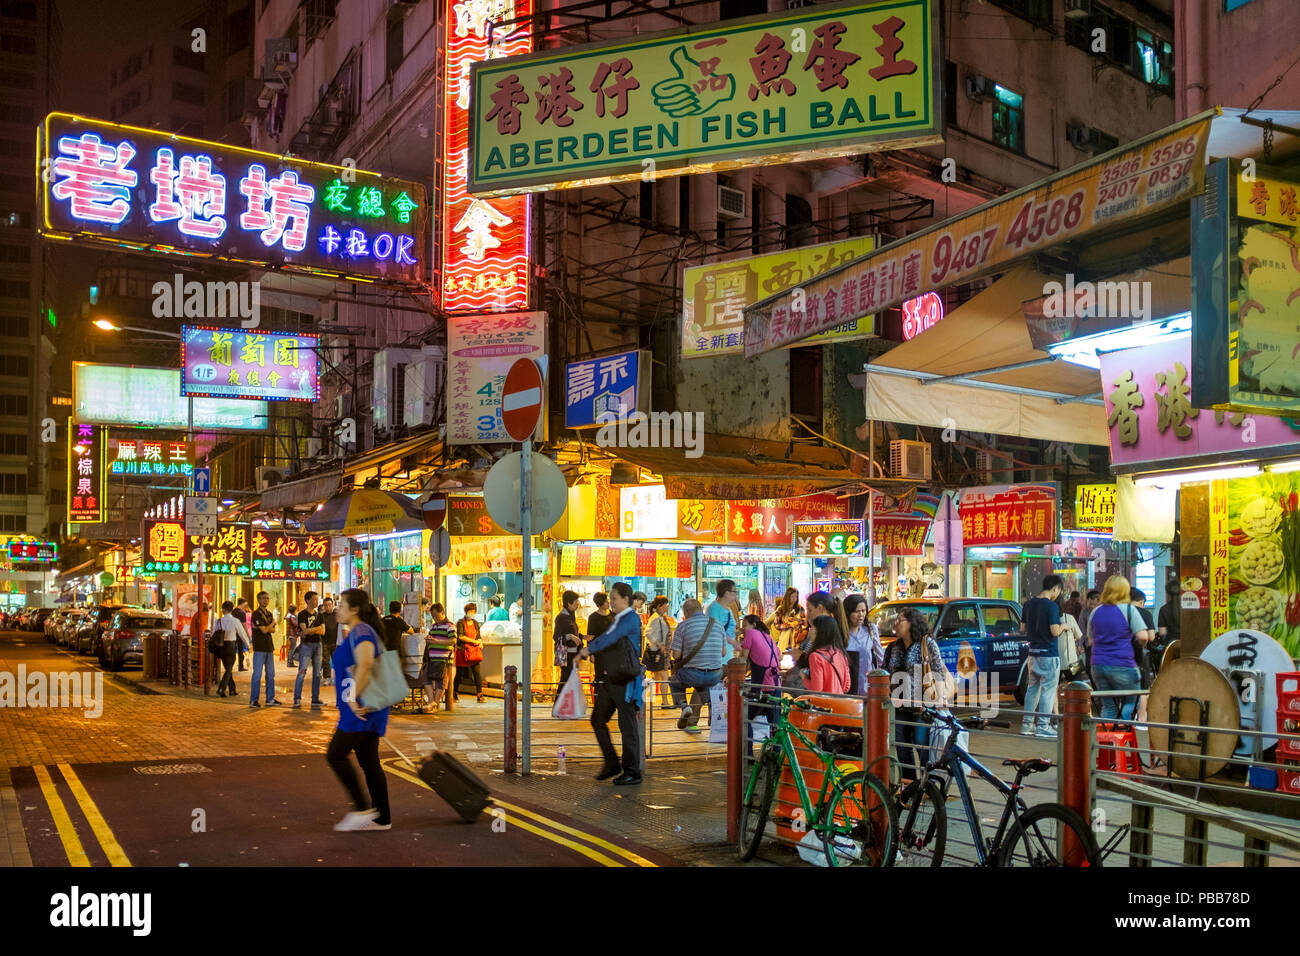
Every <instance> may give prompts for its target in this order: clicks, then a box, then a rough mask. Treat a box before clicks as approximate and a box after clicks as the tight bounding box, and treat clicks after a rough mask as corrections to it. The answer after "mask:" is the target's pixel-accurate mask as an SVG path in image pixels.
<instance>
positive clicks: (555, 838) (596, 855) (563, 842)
mask: <svg viewBox="0 0 1300 956" xmlns="http://www.w3.org/2000/svg"><path fill="white" fill-rule="evenodd" d="M396 759H397V758H391V760H390V761H382V763H383V767H384V769H385V770H387V771H388V772H389V773H391V774H393V775H394V776H398V777H401V778H402V779H403V780H407V781H409V782H411V783H413V784H415V785H416V786H417V787H423V788H424V789H425V790H429V791H432V790H433V788H432V787H430V786H429V785H428V784H427V783H425V782H424V781H423V780H421V779H420V778H419V777H416V776H414V775H412V774H409V773H407V772H405V771H404V770H398V769H397V768H396V767H394V766H391V763H392V762H396ZM493 802H494V803H495V802H496V801H495V798H494V801H493ZM512 809H513V808H512ZM529 815H530V816H532V814H529ZM505 818H506V820H507V821H508V822H509V823H513V824H514V825H515V826H517V827H519V828H520V829H521V830H527V831H528V832H529V833H534V834H536V835H537V836H539V837H541V838H542V839H544V840H550V841H551V842H552V843H557V844H559V845H560V846H563V847H567V848H568V849H570V850H573V851H574V852H576V853H581V854H582V855H583V856H585V857H587V858H588V859H591V860H595V861H596V862H597V863H599V864H601V865H602V866H625V865H626V864H624V863H620V862H619V861H618V860H615V859H611V858H610V857H608V856H606V855H605V854H604V853H600V852H599V851H597V850H593V849H592V848H591V847H587V846H583V845H582V844H581V843H575V842H574V841H573V840H569V839H566V838H564V837H562V836H559V835H558V834H555V833H550V832H548V831H546V830H543V829H542V828H541V827H536V826H533V825H532V824H531V823H528V822H526V821H524V820H521V819H519V818H518V817H512V816H511V815H510V814H508V813H507V814H505ZM539 819H540V818H539ZM548 822H549V821H548ZM569 832H571V833H576V832H577V831H573V830H571V831H569ZM582 836H583V838H584V839H590V838H588V837H586V835H585V834H583V835H582Z"/></svg>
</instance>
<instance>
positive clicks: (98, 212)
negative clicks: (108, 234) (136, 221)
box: [50, 133, 140, 225]
mask: <svg viewBox="0 0 1300 956" xmlns="http://www.w3.org/2000/svg"><path fill="white" fill-rule="evenodd" d="M59 152H60V153H64V154H67V155H62V156H59V157H57V158H56V159H55V160H54V162H53V164H52V165H53V168H54V175H55V176H62V177H64V178H62V179H60V180H59V181H58V182H56V183H55V184H54V185H53V186H52V187H51V188H50V194H51V195H52V196H53V197H54V198H55V199H68V200H71V201H70V203H69V212H71V213H72V215H73V216H76V217H77V218H78V219H89V220H90V221H92V222H104V223H111V224H113V225H117V224H119V223H121V222H124V221H125V220H126V217H127V214H128V213H129V212H130V211H131V201H130V200H131V190H132V189H133V188H134V187H135V186H136V184H137V183H138V182H139V181H140V177H139V174H137V173H136V172H135V170H133V169H130V168H129V164H130V162H131V160H132V159H134V158H135V147H134V146H132V145H131V144H130V143H129V142H126V141H123V142H121V143H119V144H118V145H117V146H110V145H108V144H107V143H105V142H104V141H103V140H101V139H100V138H99V137H98V136H96V135H95V134H94V133H82V134H81V138H80V139H73V138H72V137H71V136H64V137H62V138H60V139H59Z"/></svg>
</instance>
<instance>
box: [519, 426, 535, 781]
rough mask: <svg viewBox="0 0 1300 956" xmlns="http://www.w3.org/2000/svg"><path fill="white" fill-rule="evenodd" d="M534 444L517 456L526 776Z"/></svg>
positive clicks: (528, 764) (526, 761)
mask: <svg viewBox="0 0 1300 956" xmlns="http://www.w3.org/2000/svg"><path fill="white" fill-rule="evenodd" d="M532 464H533V441H532V439H531V438H525V439H524V447H523V454H521V455H520V456H519V525H520V529H521V530H520V539H521V543H522V545H523V568H522V570H523V584H524V607H523V618H524V619H523V622H522V623H523V631H524V643H523V648H522V650H523V662H522V663H523V684H524V687H523V698H524V708H523V711H524V712H523V720H522V721H521V722H520V727H521V732H520V733H521V737H522V741H523V766H522V767H521V768H520V769H521V772H522V773H523V775H524V776H525V777H526V776H528V774H529V773H530V772H531V769H532V756H533V748H532V730H533V607H532V605H533V594H532V591H533V540H532V538H533V527H532V525H533V510H532V504H531V497H532V496H531V495H530V494H529V489H528V485H529V479H530V478H531V477H532V470H533V468H532Z"/></svg>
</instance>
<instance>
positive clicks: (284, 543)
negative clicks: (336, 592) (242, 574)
mask: <svg viewBox="0 0 1300 956" xmlns="http://www.w3.org/2000/svg"><path fill="white" fill-rule="evenodd" d="M329 544H330V541H329V538H327V537H323V536H320V535H301V534H288V533H287V532H284V531H259V530H257V529H254V530H253V539H252V545H251V547H250V551H249V554H250V557H251V558H252V564H251V568H252V570H251V572H250V573H249V576H250V577H254V578H261V579H263V580H268V581H327V580H329V576H330V567H329V563H330V562H329Z"/></svg>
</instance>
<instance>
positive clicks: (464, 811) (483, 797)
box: [384, 737, 492, 823]
mask: <svg viewBox="0 0 1300 956" xmlns="http://www.w3.org/2000/svg"><path fill="white" fill-rule="evenodd" d="M384 740H385V742H387V743H388V746H390V747H392V748H393V752H394V753H396V754H397V755H398V756H399V757H401V758H402V760H404V761H406V763H407V765H408V766H410V767H411V769H413V770H415V772H416V774H417V775H418V776H419V778H420V779H421V780H423V781H424V782H425V784H427V785H428V787H429V789H430V790H432V791H433V792H434V793H436V794H437V795H438V796H440V797H442V799H444V800H446V801H447V803H449V804H450V805H451V808H452V809H453V810H455V811H456V813H458V814H459V815H460V818H461V819H462V820H464V821H465V822H466V823H473V822H474V821H475V820H477V819H478V818H479V814H481V813H482V812H483V810H484V808H485V807H487V806H488V804H490V803H491V802H492V798H491V797H490V796H489V795H488V788H487V784H485V783H484V782H483V781H482V780H480V779H479V777H478V775H477V774H476V773H474V771H472V770H470V769H469V767H467V766H465V765H464V764H463V763H461V762H460V761H459V760H457V759H456V758H455V757H453V756H452V755H451V754H449V753H446V752H444V751H441V750H435V751H434V752H433V753H432V754H431V755H430V756H429V757H428V759H426V760H425V761H424V763H423V764H421V765H420V766H419V767H416V766H415V764H413V763H411V761H410V760H409V759H408V758H407V756H406V754H404V753H402V752H401V751H400V750H398V749H397V748H396V747H393V743H392V741H390V740H388V738H387V737H385V738H384Z"/></svg>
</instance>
